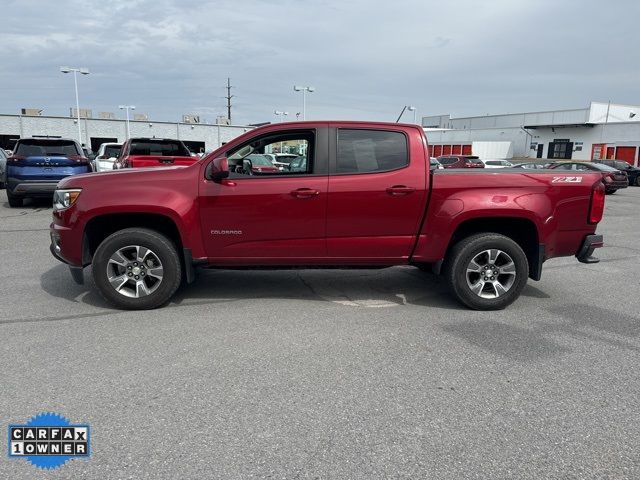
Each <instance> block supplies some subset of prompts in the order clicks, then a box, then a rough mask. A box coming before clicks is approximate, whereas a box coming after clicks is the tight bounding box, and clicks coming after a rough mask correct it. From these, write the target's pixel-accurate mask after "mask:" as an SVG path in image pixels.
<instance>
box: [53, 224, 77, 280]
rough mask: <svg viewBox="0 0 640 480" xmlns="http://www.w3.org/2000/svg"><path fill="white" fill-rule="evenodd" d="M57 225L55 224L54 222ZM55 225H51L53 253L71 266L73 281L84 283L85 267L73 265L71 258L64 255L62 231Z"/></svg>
mask: <svg viewBox="0 0 640 480" xmlns="http://www.w3.org/2000/svg"><path fill="white" fill-rule="evenodd" d="M53 225H55V224H53ZM53 225H52V226H51V227H52V228H51V233H50V237H51V245H49V250H50V251H51V255H53V256H54V257H55V258H56V259H57V260H60V261H61V262H62V263H66V264H67V265H68V266H69V272H70V273H71V277H72V278H73V281H74V282H76V283H77V284H78V285H83V284H84V273H83V272H84V268H83V267H82V266H77V265H73V264H72V263H71V262H70V261H69V260H67V259H66V258H64V257H63V256H62V248H61V236H60V232H59V231H57V230H56V229H55V228H54V227H53Z"/></svg>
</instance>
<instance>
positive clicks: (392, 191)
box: [387, 185, 416, 196]
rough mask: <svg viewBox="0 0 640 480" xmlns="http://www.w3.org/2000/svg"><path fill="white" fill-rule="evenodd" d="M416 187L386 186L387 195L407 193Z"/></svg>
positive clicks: (413, 190)
mask: <svg viewBox="0 0 640 480" xmlns="http://www.w3.org/2000/svg"><path fill="white" fill-rule="evenodd" d="M415 191H416V189H415V188H413V187H407V186H405V185H394V186H393V187H389V188H387V193H388V194H389V195H394V196H397V195H409V194H410V193H413V192H415Z"/></svg>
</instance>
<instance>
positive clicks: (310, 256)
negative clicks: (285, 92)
mask: <svg viewBox="0 0 640 480" xmlns="http://www.w3.org/2000/svg"><path fill="white" fill-rule="evenodd" d="M283 144H286V145H287V146H288V148H289V150H292V149H295V150H297V151H298V152H299V154H300V155H304V157H305V158H306V160H307V161H306V162H305V163H304V167H303V168H300V169H297V170H296V171H287V170H284V171H280V170H277V171H270V172H262V173H261V172H252V173H253V174H252V175H249V174H247V173H246V172H244V173H243V170H242V169H241V168H238V167H239V166H242V165H243V164H244V162H247V161H250V160H247V157H249V156H250V155H252V154H263V155H264V154H269V153H270V152H273V151H277V149H278V148H279V147H280V148H281V145H283ZM249 158H250V157H249ZM429 160H430V159H429V156H428V147H427V139H426V137H425V134H424V131H423V130H422V129H421V128H420V127H419V126H416V125H405V124H395V123H393V124H391V123H373V122H342V121H326V122H295V123H279V124H276V125H267V126H263V127H260V128H257V129H255V130H251V131H249V132H247V133H245V134H243V135H241V136H239V137H238V138H236V139H235V140H233V141H230V142H229V143H227V144H225V145H223V146H221V147H220V148H219V149H217V150H215V151H214V152H212V153H210V154H208V155H206V156H205V157H203V158H202V159H200V160H199V161H197V162H196V163H194V164H193V165H189V166H185V167H175V166H174V167H157V168H154V169H126V170H115V171H112V172H106V173H101V174H95V173H92V174H87V175H78V176H73V177H69V178H66V179H64V180H62V181H61V182H60V183H59V185H58V188H57V190H56V191H55V195H54V211H53V223H52V224H51V252H52V253H53V255H54V256H55V257H56V258H58V259H59V260H61V261H63V262H65V263H67V264H68V265H69V267H70V270H71V274H72V277H73V279H74V280H75V281H76V282H78V283H82V282H83V280H84V274H83V269H84V268H85V267H87V266H88V265H92V275H93V279H94V283H95V285H96V287H97V288H98V290H99V291H100V293H101V294H102V295H103V296H104V297H105V298H106V300H107V301H109V302H110V303H112V304H114V305H115V306H117V307H119V308H124V309H149V308H155V307H159V306H161V305H164V304H165V303H167V302H168V301H169V300H170V298H171V297H172V295H173V294H174V293H175V291H176V290H177V289H178V287H179V285H180V284H181V282H183V281H185V282H187V283H189V282H192V281H193V280H194V272H195V267H207V268H255V267H261V268H265V267H267V268H300V267H315V268H318V267H323V268H362V267H367V268H370V267H379V268H383V267H389V266H394V265H414V266H417V267H419V268H420V269H422V270H430V271H432V272H434V273H436V274H442V275H444V277H445V278H446V281H447V283H448V284H449V286H450V289H451V292H452V293H453V295H454V296H455V297H456V298H457V299H458V300H459V301H460V302H461V303H463V304H464V305H466V306H468V307H470V308H472V309H479V310H492V309H501V308H504V307H506V306H507V305H509V304H511V303H512V302H513V301H514V300H516V299H517V298H518V296H519V295H520V293H521V291H522V289H523V288H524V286H525V284H526V282H527V279H528V278H531V279H533V280H540V277H541V272H542V264H543V262H545V261H546V260H548V259H550V258H553V257H560V256H572V255H575V256H576V257H577V259H578V260H579V261H581V262H584V263H595V262H597V261H598V259H597V258H595V257H593V256H592V254H593V251H594V249H595V248H598V247H601V246H603V240H602V236H601V235H596V233H595V232H596V226H597V224H598V222H599V221H600V220H601V218H602V214H603V210H604V198H605V195H604V185H603V183H602V175H601V174H600V173H598V172H562V171H557V170H556V171H552V170H522V169H499V170H491V171H489V170H486V169H445V170H435V169H434V170H432V169H430V168H429Z"/></svg>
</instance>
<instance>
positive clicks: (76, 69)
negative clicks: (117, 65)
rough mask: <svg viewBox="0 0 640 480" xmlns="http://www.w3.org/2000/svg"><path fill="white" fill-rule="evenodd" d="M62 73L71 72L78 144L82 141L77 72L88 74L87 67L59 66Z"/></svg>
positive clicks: (81, 143)
mask: <svg viewBox="0 0 640 480" xmlns="http://www.w3.org/2000/svg"><path fill="white" fill-rule="evenodd" d="M60 71H61V72H62V73H70V72H73V83H74V85H75V87H76V113H77V114H78V141H79V142H80V145H81V146H82V145H83V142H82V127H81V126H80V100H79V99H78V72H79V73H81V74H82V75H89V69H88V68H86V67H81V68H74V67H60Z"/></svg>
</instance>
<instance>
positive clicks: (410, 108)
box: [407, 105, 418, 123]
mask: <svg viewBox="0 0 640 480" xmlns="http://www.w3.org/2000/svg"><path fill="white" fill-rule="evenodd" d="M407 110H409V111H410V112H413V123H418V121H417V120H418V119H417V116H418V115H417V114H418V109H417V108H416V107H414V106H412V105H407Z"/></svg>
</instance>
